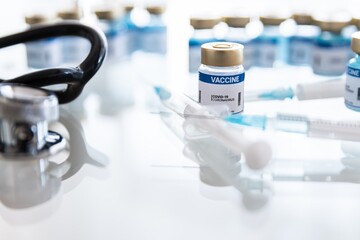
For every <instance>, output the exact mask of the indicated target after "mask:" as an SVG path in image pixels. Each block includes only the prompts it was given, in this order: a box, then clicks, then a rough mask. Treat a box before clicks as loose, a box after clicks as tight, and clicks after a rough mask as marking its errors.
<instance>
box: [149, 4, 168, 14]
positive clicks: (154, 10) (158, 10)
mask: <svg viewBox="0 0 360 240" xmlns="http://www.w3.org/2000/svg"><path fill="white" fill-rule="evenodd" d="M146 10H147V11H148V12H149V13H150V14H154V15H160V14H163V13H164V12H165V7H164V6H157V5H155V6H151V5H150V6H147V7H146Z"/></svg>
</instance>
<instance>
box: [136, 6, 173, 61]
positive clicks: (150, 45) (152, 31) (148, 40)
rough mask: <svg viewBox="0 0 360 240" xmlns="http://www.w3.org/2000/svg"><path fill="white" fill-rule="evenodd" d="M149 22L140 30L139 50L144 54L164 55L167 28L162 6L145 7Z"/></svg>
mask: <svg viewBox="0 0 360 240" xmlns="http://www.w3.org/2000/svg"><path fill="white" fill-rule="evenodd" d="M146 11H147V13H148V14H149V22H148V23H147V25H145V26H144V27H142V28H141V32H142V34H141V38H140V39H141V43H140V45H141V49H142V50H143V51H144V52H149V53H159V54H165V53H166V51H167V26H166V23H165V21H164V13H165V7H164V6H156V5H154V6H153V5H152V6H147V7H146Z"/></svg>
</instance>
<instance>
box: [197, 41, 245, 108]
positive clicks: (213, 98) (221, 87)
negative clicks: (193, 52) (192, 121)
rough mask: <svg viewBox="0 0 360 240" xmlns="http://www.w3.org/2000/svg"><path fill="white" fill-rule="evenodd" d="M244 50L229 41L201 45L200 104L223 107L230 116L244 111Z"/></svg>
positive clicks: (242, 47)
mask: <svg viewBox="0 0 360 240" xmlns="http://www.w3.org/2000/svg"><path fill="white" fill-rule="evenodd" d="M243 51H244V46H243V45H241V44H238V43H232V42H212V43H205V44H203V45H202V46H201V65H200V67H199V103H200V104H201V105H226V106H228V107H229V111H230V112H231V113H233V114H235V113H240V112H242V111H243V110H244V79H245V72H244V67H243V66H242V63H243Z"/></svg>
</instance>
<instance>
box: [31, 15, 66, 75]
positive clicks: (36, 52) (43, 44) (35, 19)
mask: <svg viewBox="0 0 360 240" xmlns="http://www.w3.org/2000/svg"><path fill="white" fill-rule="evenodd" d="M50 20H51V19H50V18H49V17H48V16H45V15H32V16H27V17H25V22H26V23H27V24H29V25H30V27H32V26H35V25H37V24H43V23H47V22H49V21H50ZM25 46H26V56H27V64H28V67H29V68H37V69H38V68H49V67H54V66H58V65H60V64H61V45H60V43H59V41H58V40H57V39H56V38H47V39H42V40H38V41H33V42H28V43H26V44H25Z"/></svg>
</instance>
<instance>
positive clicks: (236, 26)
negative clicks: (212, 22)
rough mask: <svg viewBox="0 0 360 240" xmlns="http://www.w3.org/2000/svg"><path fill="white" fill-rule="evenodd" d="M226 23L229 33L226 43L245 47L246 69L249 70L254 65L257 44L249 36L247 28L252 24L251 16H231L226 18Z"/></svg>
mask: <svg viewBox="0 0 360 240" xmlns="http://www.w3.org/2000/svg"><path fill="white" fill-rule="evenodd" d="M224 22H225V23H226V24H227V25H228V27H229V28H228V32H227V34H226V36H225V41H227V42H236V43H240V44H242V45H244V64H243V65H244V68H245V69H249V68H250V67H252V66H253V65H254V59H255V44H254V41H253V40H254V39H253V38H252V37H250V36H249V34H248V31H247V28H246V26H247V25H248V23H250V17H249V16H229V17H224Z"/></svg>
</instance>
